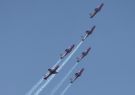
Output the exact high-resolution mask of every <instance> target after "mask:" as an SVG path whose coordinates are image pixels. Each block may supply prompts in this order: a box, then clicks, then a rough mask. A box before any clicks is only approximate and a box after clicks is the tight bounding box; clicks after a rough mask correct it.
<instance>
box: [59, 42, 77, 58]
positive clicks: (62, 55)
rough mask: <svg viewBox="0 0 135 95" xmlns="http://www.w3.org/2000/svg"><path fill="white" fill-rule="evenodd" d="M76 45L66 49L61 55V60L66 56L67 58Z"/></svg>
mask: <svg viewBox="0 0 135 95" xmlns="http://www.w3.org/2000/svg"><path fill="white" fill-rule="evenodd" d="M74 47H75V45H74V44H73V45H71V46H70V47H69V48H67V49H65V51H64V53H63V54H60V59H63V58H64V57H65V56H67V55H68V54H69V53H70V52H71V51H72V50H73V49H74Z"/></svg>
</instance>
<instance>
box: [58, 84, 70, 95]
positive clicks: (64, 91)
mask: <svg viewBox="0 0 135 95" xmlns="http://www.w3.org/2000/svg"><path fill="white" fill-rule="evenodd" d="M71 85H72V84H71V83H70V84H68V85H67V87H66V88H65V89H64V90H63V91H62V93H61V94H60V95H64V94H65V93H66V92H67V91H68V89H69V88H70V87H71Z"/></svg>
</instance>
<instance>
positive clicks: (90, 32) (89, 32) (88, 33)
mask: <svg viewBox="0 0 135 95" xmlns="http://www.w3.org/2000/svg"><path fill="white" fill-rule="evenodd" d="M95 28H96V26H95V25H94V26H93V27H92V28H91V30H87V31H86V33H85V36H84V37H83V36H82V41H84V40H85V39H86V38H87V37H88V36H89V35H91V34H92V33H93V31H94V29H95Z"/></svg>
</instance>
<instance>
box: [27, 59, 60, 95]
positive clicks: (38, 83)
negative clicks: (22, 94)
mask: <svg viewBox="0 0 135 95" xmlns="http://www.w3.org/2000/svg"><path fill="white" fill-rule="evenodd" d="M61 61H62V60H61V59H59V60H58V61H57V62H56V63H55V65H54V66H53V67H52V68H54V67H55V66H56V65H58V64H59V63H60V62H61ZM43 80H44V79H43V78H41V79H40V80H39V81H38V82H37V83H36V84H35V85H34V86H33V87H32V88H31V90H30V91H29V92H28V93H26V95H31V94H32V93H33V92H34V91H35V90H36V89H37V88H38V86H39V85H40V84H41V83H42V82H43Z"/></svg>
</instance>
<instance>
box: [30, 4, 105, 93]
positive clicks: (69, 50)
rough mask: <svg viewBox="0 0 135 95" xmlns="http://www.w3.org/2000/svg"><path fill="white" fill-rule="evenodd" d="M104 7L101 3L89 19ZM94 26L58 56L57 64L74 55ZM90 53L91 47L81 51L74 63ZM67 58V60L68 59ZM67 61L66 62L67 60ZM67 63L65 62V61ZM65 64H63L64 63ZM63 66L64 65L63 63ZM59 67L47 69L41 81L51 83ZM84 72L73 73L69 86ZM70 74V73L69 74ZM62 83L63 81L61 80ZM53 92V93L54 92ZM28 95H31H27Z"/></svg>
mask: <svg viewBox="0 0 135 95" xmlns="http://www.w3.org/2000/svg"><path fill="white" fill-rule="evenodd" d="M103 6H104V3H101V4H100V5H99V6H97V7H96V8H95V9H94V11H93V12H91V13H90V18H91V19H92V18H94V17H95V16H96V15H97V13H98V12H99V11H101V9H102V7H103ZM95 28H96V26H95V25H94V26H93V27H92V28H91V29H90V30H87V31H85V35H84V36H81V41H80V43H79V45H78V46H76V47H75V44H72V45H71V46H69V47H68V48H66V49H65V50H64V52H63V53H62V54H60V58H59V61H58V63H60V62H61V60H64V59H65V58H66V57H67V56H70V57H71V56H72V55H73V54H74V52H75V51H76V50H77V49H78V48H79V46H80V45H81V44H82V43H83V42H84V41H85V40H86V39H87V38H88V37H89V36H90V35H92V33H93V32H94V30H95ZM90 51H91V47H88V48H87V49H86V50H85V51H83V52H82V53H81V54H80V56H79V57H77V58H76V63H79V62H81V61H82V59H84V58H85V57H86V56H87V55H88V53H89V52H90ZM70 57H69V59H70ZM69 59H68V60H69ZM66 62H67V61H66ZM66 62H65V63H66ZM63 64H64V63H63ZM61 68H62V67H61V65H59V64H56V65H55V66H53V67H52V68H49V69H48V72H47V73H46V74H45V75H44V76H43V78H42V79H43V80H46V81H49V80H50V81H51V79H50V77H53V76H55V75H56V74H58V73H59V71H60V70H61ZM70 72H72V71H70ZM83 72H84V68H81V69H80V70H79V71H78V72H76V73H74V76H73V77H72V78H70V82H69V84H73V83H74V82H75V81H76V80H77V79H78V78H79V77H80V76H81V75H82V74H83ZM69 74H70V73H69ZM63 81H64V80H63ZM41 88H43V87H41ZM31 92H32V91H31ZM37 92H38V93H37V94H34V95H38V94H39V93H40V92H41V89H40V91H37ZM54 92H55V91H54ZM28 95H31V94H28ZM51 95H54V94H51ZM63 95H64V94H63Z"/></svg>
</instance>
